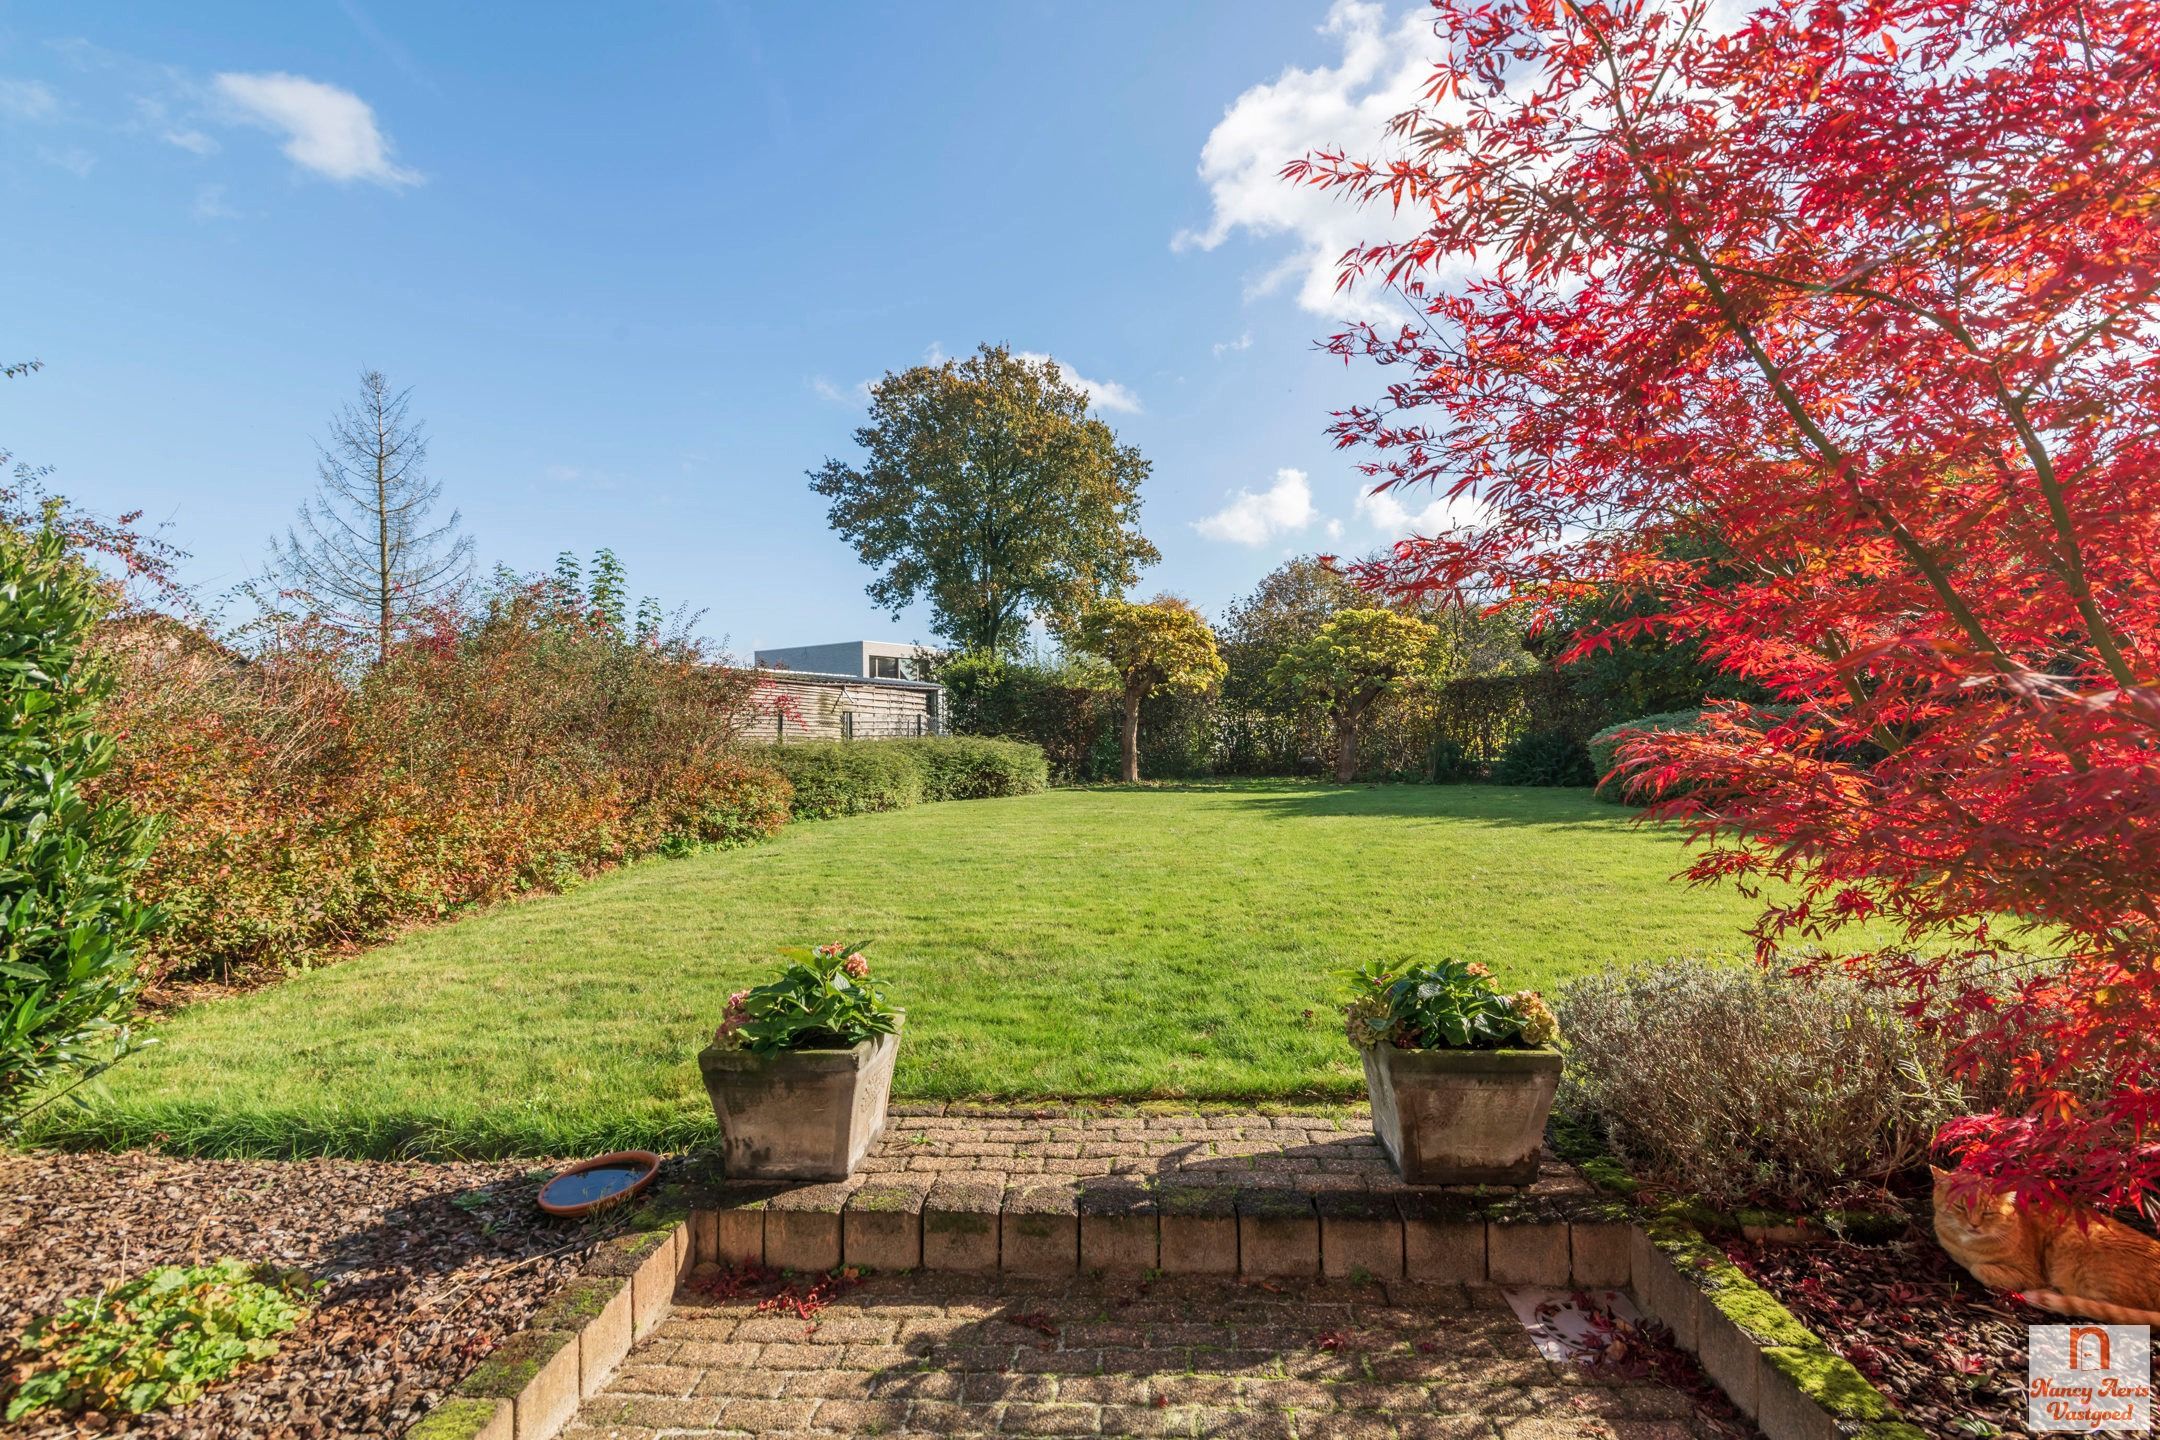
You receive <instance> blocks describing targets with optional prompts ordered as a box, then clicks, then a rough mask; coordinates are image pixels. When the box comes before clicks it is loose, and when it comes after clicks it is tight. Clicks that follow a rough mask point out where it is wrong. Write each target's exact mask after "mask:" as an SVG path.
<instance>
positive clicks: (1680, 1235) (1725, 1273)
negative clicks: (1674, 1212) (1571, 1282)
mask: <svg viewBox="0 0 2160 1440" xmlns="http://www.w3.org/2000/svg"><path fill="white" fill-rule="evenodd" d="M1629 1231H1630V1235H1629V1242H1630V1244H1629V1264H1628V1270H1629V1274H1630V1278H1631V1280H1632V1283H1631V1285H1630V1286H1629V1289H1630V1290H1631V1292H1632V1293H1633V1295H1634V1297H1635V1303H1636V1305H1637V1306H1638V1307H1640V1308H1641V1310H1642V1311H1643V1313H1644V1314H1645V1315H1646V1316H1648V1317H1649V1318H1651V1319H1653V1320H1656V1321H1658V1322H1659V1323H1661V1324H1663V1325H1664V1326H1665V1327H1666V1328H1667V1329H1668V1330H1670V1331H1671V1332H1672V1336H1673V1342H1674V1343H1675V1344H1676V1345H1678V1346H1679V1347H1680V1348H1681V1349H1683V1350H1686V1351H1687V1352H1688V1353H1690V1354H1692V1355H1693V1356H1695V1358H1696V1359H1697V1360H1698V1361H1699V1362H1700V1363H1701V1364H1702V1367H1703V1373H1704V1374H1706V1375H1707V1376H1709V1377H1710V1379H1711V1380H1712V1381H1713V1382H1714V1383H1715V1384H1716V1385H1717V1387H1718V1388H1719V1389H1720V1390H1722V1391H1723V1392H1724V1393H1725V1396H1726V1398H1727V1399H1729V1400H1731V1401H1732V1402H1733V1404H1734V1405H1735V1406H1737V1407H1738V1408H1739V1410H1740V1412H1741V1413H1742V1414H1744V1415H1746V1416H1747V1417H1748V1419H1750V1420H1752V1421H1754V1422H1755V1424H1756V1425H1757V1426H1758V1427H1759V1428H1760V1429H1761V1430H1762V1432H1763V1433H1764V1434H1765V1435H1767V1436H1769V1437H1770V1440H1926V1432H1925V1431H1922V1430H1921V1429H1920V1428H1919V1427H1918V1426H1915V1425H1913V1424H1911V1423H1910V1422H1908V1421H1906V1420H1904V1419H1902V1418H1901V1417H1900V1416H1899V1414H1898V1410H1897V1407H1896V1406H1895V1405H1893V1404H1891V1403H1890V1400H1889V1399H1888V1397H1886V1396H1885V1395H1884V1394H1883V1393H1882V1392H1881V1391H1880V1390H1877V1389H1876V1388H1875V1386H1874V1385H1873V1384H1872V1383H1870V1382H1869V1380H1868V1378H1867V1377H1866V1376H1865V1375H1862V1374H1861V1373H1860V1372H1859V1370H1857V1369H1855V1368H1854V1367H1853V1365H1852V1363H1851V1362H1850V1361H1847V1360H1846V1359H1844V1358H1843V1357H1842V1356H1840V1355H1838V1354H1837V1353H1836V1352H1835V1351H1833V1350H1832V1349H1831V1348H1830V1347H1829V1345H1828V1344H1827V1343H1826V1342H1825V1341H1824V1340H1823V1338H1822V1337H1821V1336H1820V1335H1817V1334H1816V1333H1815V1332H1814V1331H1813V1330H1810V1329H1809V1328H1808V1327H1807V1326H1806V1325H1805V1324H1804V1323H1803V1322H1802V1321H1801V1320H1800V1318H1799V1317H1798V1316H1796V1315H1794V1314H1793V1313H1792V1312H1791V1311H1790V1310H1788V1309H1786V1308H1785V1306H1784V1305H1783V1304H1781V1303H1780V1302H1779V1301H1778V1299H1777V1297H1776V1296H1774V1295H1772V1294H1771V1293H1770V1292H1769V1291H1768V1290H1765V1289H1764V1288H1763V1287H1762V1286H1760V1285H1758V1284H1756V1283H1755V1282H1754V1281H1753V1280H1751V1279H1749V1278H1748V1277H1747V1275H1746V1274H1745V1273H1743V1272H1742V1271H1741V1269H1740V1267H1739V1266H1737V1265H1735V1264H1733V1262H1732V1261H1731V1260H1730V1259H1729V1258H1727V1257H1726V1255H1725V1254H1724V1252H1723V1251H1721V1250H1719V1249H1718V1248H1717V1247H1716V1246H1715V1245H1712V1244H1711V1243H1710V1242H1709V1241H1708V1240H1707V1239H1705V1238H1704V1237H1703V1235H1702V1232H1701V1231H1699V1230H1697V1229H1696V1228H1695V1227H1694V1226H1692V1225H1690V1224H1688V1223H1686V1222H1685V1221H1682V1220H1678V1219H1675V1218H1672V1217H1665V1218H1660V1219H1655V1220H1650V1221H1648V1222H1644V1221H1641V1220H1636V1221H1632V1222H1630V1225H1629Z"/></svg>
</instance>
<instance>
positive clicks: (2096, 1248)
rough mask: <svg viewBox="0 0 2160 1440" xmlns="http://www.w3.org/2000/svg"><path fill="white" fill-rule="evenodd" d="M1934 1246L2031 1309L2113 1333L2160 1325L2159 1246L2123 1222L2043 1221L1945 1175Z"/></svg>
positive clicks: (2072, 1215) (2054, 1216)
mask: <svg viewBox="0 0 2160 1440" xmlns="http://www.w3.org/2000/svg"><path fill="white" fill-rule="evenodd" d="M2081 1221H2082V1223H2080V1222H2081ZM1935 1238H1936V1239H1937V1240H1940V1241H1941V1242H1942V1247H1943V1249H1944V1250H1946V1251H1948V1252H1949V1254H1950V1258H1951V1259H1953V1260H1955V1261H1957V1262H1958V1264H1960V1265H1963V1266H1964V1267H1965V1268H1966V1269H1967V1270H1970V1271H1971V1272H1972V1275H1973V1278H1974V1279H1975V1280H1978V1281H1979V1282H1980V1283H1981V1284H1983V1285H1985V1286H1987V1287H1988V1288H1989V1289H1991V1290H2008V1291H2013V1292H2015V1293H2016V1294H2019V1295H2021V1296H2023V1297H2024V1299H2025V1302H2026V1303H2027V1304H2029V1305H2037V1306H2038V1307H2039V1308H2041V1309H2042V1310H2052V1311H2054V1312H2055V1313H2056V1314H2058V1315H2072V1316H2077V1317H2079V1318H2081V1319H2086V1320H2098V1321H2100V1322H2102V1323H2103V1324H2109V1325H2160V1240H2154V1239H2152V1238H2151V1237H2150V1236H2147V1235H2145V1234H2143V1233H2142V1232H2140V1231H2137V1230H2133V1229H2131V1228H2130V1227H2129V1226H2128V1225H2125V1224H2123V1223H2121V1222H2120V1221H2117V1220H2110V1219H2108V1218H2107V1217H2106V1216H2104V1215H2100V1214H2096V1213H2095V1212H2093V1211H2090V1210H2082V1211H2068V1210H2062V1211H2054V1212H2051V1213H2048V1214H2044V1215H2043V1214H2039V1213H2036V1212H2034V1211H2032V1210H2029V1209H2027V1208H2025V1207H2024V1206H2021V1205H2019V1204H2017V1203H2016V1202H2015V1201H2014V1200H2013V1199H2012V1198H2011V1197H2010V1196H2008V1195H2005V1194H2003V1193H2002V1192H2000V1191H1996V1190H1990V1189H1989V1188H1987V1186H1986V1185H1985V1184H1984V1183H1979V1182H1975V1181H1973V1180H1971V1179H1965V1180H1963V1181H1960V1180H1959V1179H1958V1177H1957V1176H1956V1174H1955V1172H1952V1171H1949V1170H1941V1169H1938V1170H1936V1171H1935Z"/></svg>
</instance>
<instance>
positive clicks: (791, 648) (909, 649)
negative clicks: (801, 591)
mask: <svg viewBox="0 0 2160 1440" xmlns="http://www.w3.org/2000/svg"><path fill="white" fill-rule="evenodd" d="M931 653H932V652H931V651H929V650H928V649H925V648H924V647H923V646H921V645H896V644H893V643H890V642H888V641H884V640H841V641H837V642H835V643H834V644H831V645H784V646H782V647H781V648H779V649H777V650H760V651H758V652H757V655H756V660H757V667H758V669H760V670H807V671H810V672H812V673H814V674H818V675H860V676H862V677H863V678H864V679H865V680H920V679H922V678H923V677H924V676H926V675H927V674H929V663H928V662H929V660H930V657H931Z"/></svg>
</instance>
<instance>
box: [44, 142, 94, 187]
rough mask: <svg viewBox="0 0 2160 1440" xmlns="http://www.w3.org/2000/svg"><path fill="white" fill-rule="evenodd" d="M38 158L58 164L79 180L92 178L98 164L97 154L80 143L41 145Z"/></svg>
mask: <svg viewBox="0 0 2160 1440" xmlns="http://www.w3.org/2000/svg"><path fill="white" fill-rule="evenodd" d="M38 158H39V159H40V160H43V161H44V162H45V163H46V164H48V165H57V166H59V167H60V168H61V169H62V170H65V171H67V172H68V173H69V174H70V175H73V176H74V177H75V178H76V179H78V180H87V179H88V178H90V172H91V171H92V170H93V169H95V168H96V166H97V156H95V155H93V154H91V153H90V152H89V151H88V150H85V149H84V148H83V147H82V146H80V145H59V146H53V145H40V146H39V147H38Z"/></svg>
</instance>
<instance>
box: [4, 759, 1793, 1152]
mask: <svg viewBox="0 0 2160 1440" xmlns="http://www.w3.org/2000/svg"><path fill="white" fill-rule="evenodd" d="M1683 860H1684V855H1683V852H1682V850H1681V848H1680V846H1679V845H1678V843H1677V841H1676V840H1675V839H1674V838H1673V836H1672V835H1670V834H1669V833H1666V832H1661V831H1657V830H1652V829H1645V828H1642V827H1639V826H1636V825H1634V824H1632V823H1631V820H1630V817H1629V814H1628V812H1625V811H1621V810H1616V809H1614V808H1612V807H1610V806H1605V805H1600V804H1597V803H1595V802H1594V801H1592V800H1591V799H1589V797H1588V796H1587V795H1586V794H1584V793H1582V792H1576V791H1536V790H1512V789H1502V788H1495V787H1481V786H1378V787H1363V788H1338V787H1334V786H1321V785H1305V784H1293V783H1283V782H1256V783H1247V784H1235V783H1225V784H1211V785H1194V786H1188V787H1164V788H1146V789H1137V790H1121V789H1120V790H1080V791H1072V790H1067V791H1053V792H1051V793H1048V794H1044V795H1036V796H1026V797H1019V798H1014V799H1007V800H982V801H966V802H958V803H952V804H944V805H930V806H923V807H921V808H918V809H914V810H907V811H902V812H899V813H896V814H890V815H877V816H864V817H859V818H856V819H851V820H842V821H832V822H827V823H823V824H806V825H797V826H792V827H790V828H789V829H788V830H787V831H786V832H785V833H784V834H783V835H782V836H781V837H780V838H779V839H778V840H777V841H775V842H773V843H771V844H768V845H763V846H759V847H756V848H752V849H748V850H737V851H728V852H721V853H714V854H708V855H701V856H695V857H692V858H689V859H684V860H662V861H652V862H648V863H644V864H640V865H636V866H632V867H629V868H627V869H625V870H622V871H620V872H617V873H615V874H612V875H609V876H605V877H603V878H601V879H599V880H596V881H594V882H592V883H591V884H588V885H586V886H584V887H582V888H581V889H579V890H576V891H574V892H572V893H571V894H568V895H563V896H556V897H551V898H546V899H538V900H533V901H529V902H525V903H522V904H517V905H511V906H505V907H503V908H501V909H498V910H495V911H492V912H490V913H487V914H483V915H477V916H474V917H472V918H469V919H466V920H463V921H460V922H459V923H457V924H454V925H447V926H443V927H440V928H437V929H433V930H428V931H423V932H419V933H416V934H413V935H411V936H409V937H407V938H405V939H403V940H400V941H398V942H397V943H395V944H391V945H386V946H384V947H382V948H380V949H378V950H375V951H372V952H370V953H368V954H366V955H363V956H360V957H358V958H356V959H354V960H351V961H348V962H346V963H344V964H341V965H337V966H334V967H331V968H328V969H324V970H320V971H315V972H312V973H309V974H304V975H299V976H296V977H294V978H293V979H291V980H289V981H287V982H286V983H284V984H282V985H278V986H276V987H273V988H270V989H267V990H264V991H261V992H258V993H255V994H251V995H246V996H241V997H237V998H232V999H227V1000H220V1001H215V1002H211V1003H207V1004H204V1005H200V1006H197V1007H194V1008H192V1009H190V1010H188V1011H186V1012H184V1013H183V1014H180V1015H178V1016H176V1017H174V1018H173V1019H172V1020H171V1021H170V1022H169V1023H167V1024H165V1025H164V1026H162V1027H161V1031H162V1043H161V1044H160V1045H158V1046H157V1047H156V1048H155V1049H153V1050H151V1051H149V1052H147V1053H145V1054H143V1055H141V1056H138V1057H136V1058H133V1059H131V1060H129V1061H128V1062H126V1064H125V1065H124V1066H122V1067H120V1068H118V1069H116V1070H115V1071H113V1072H112V1074H111V1075H110V1076H109V1077H107V1082H106V1086H105V1094H103V1095H102V1096H101V1097H99V1098H97V1099H95V1100H93V1102H92V1108H91V1109H90V1110H89V1111H87V1112H83V1111H76V1110H71V1109H68V1108H67V1107H65V1106H64V1105H63V1106H55V1107H52V1109H50V1110H48V1111H47V1112H46V1115H45V1116H44V1117H41V1118H42V1119H43V1121H44V1123H43V1124H42V1126H41V1127H40V1129H39V1131H38V1132H37V1133H38V1135H39V1137H40V1138H43V1139H46V1140H51V1141H57V1142H64V1143H75V1144H84V1143H95V1144H105V1145H116V1146H117V1145H128V1144H156V1145H160V1146H163V1147H166V1148H171V1149H178V1150H186V1151H194V1152H199V1153H205V1154H251V1155H283V1154H299V1153H316V1152H329V1153H343V1154H356V1155H389V1154H399V1153H411V1154H472V1155H497V1154H527V1155H567V1154H574V1153H584V1152H591V1151H595V1150H602V1149H609V1148H615V1147H618V1146H627V1145H637V1146H649V1147H653V1148H659V1149H676V1148H683V1147H686V1146H689V1145H692V1144H695V1143H697V1142H698V1141H700V1140H701V1139H703V1138H706V1137H707V1136H708V1135H709V1132H710V1127H711V1124H712V1120H711V1114H710V1111H709V1110H708V1109H707V1107H706V1103H705V1098H704V1095H703V1092H702V1090H701V1089H700V1087H699V1083H698V1078H697V1072H696V1067H695V1065H694V1063H693V1057H694V1055H695V1053H696V1051H697V1049H698V1047H699V1046H700V1045H702V1044H703V1043H704V1041H705V1039H706V1037H707V1035H708V1034H709V1033H710V1031H711V1028H712V1026H713V1024H714V1023H715V1022H716V1021H717V1019H718V1017H719V1015H720V1011H721V1007H722V1005H723V1004H724V1002H725V999H726V997H727V995H728V993H729V992H730V991H732V990H736V989H739V988H742V987H744V986H747V985H751V984H755V983H757V982H758V981H759V980H760V979H761V978H763V977H764V975H765V973H766V972H767V971H768V970H769V969H770V967H771V965H772V963H773V956H774V952H775V951H776V950H777V949H778V948H779V947H780V946H783V945H790V944H807V943H816V942H818V941H822V940H826V939H835V938H837V939H849V940H862V941H868V942H870V944H871V955H872V959H873V962H874V965H875V973H876V974H877V976H878V978H879V979H880V981H881V982H882V983H883V984H884V985H885V986H886V988H887V990H888V992H889V993H890V995H891V996H892V998H893V999H894V1001H895V1002H896V1003H898V1004H901V1005H904V1006H905V1007H906V1008H907V1010H908V1025H907V1032H906V1037H905V1041H904V1044H903V1046H902V1049H901V1057H900V1068H899V1073H898V1076H897V1080H896V1085H897V1090H898V1093H899V1094H900V1095H902V1096H904V1097H909V1098H914V1099H959V1098H974V1097H982V1098H1028V1099H1035V1098H1053V1097H1058V1098H1113V1097H1114V1098H1120V1099H1129V1100H1150V1099H1153V1100H1170V1099H1189V1100H1221V1101H1246V1102H1252V1101H1291V1100H1298V1099H1344V1098H1352V1097H1355V1096H1357V1095H1358V1094H1360V1093H1361V1091H1362V1083H1363V1082H1362V1079H1361V1075H1360V1071H1359V1069H1358V1067H1357V1066H1356V1064H1355V1063H1354V1059H1355V1057H1354V1056H1353V1055H1352V1053H1351V1052H1350V1050H1349V1048H1348V1047H1347V1045H1346V1044H1345V1043H1344V1041H1343V1038H1342V1033H1341V1030H1340V1028H1339V1025H1338V1021H1337V1016H1336V1013H1335V1007H1336V1005H1337V1003H1338V1002H1339V1000H1340V999H1341V997H1342V995H1343V993H1344V991H1345V988H1346V987H1345V984H1344V976H1345V975H1346V973H1347V972H1348V971H1349V970H1350V969H1351V968H1352V967H1353V966H1355V965H1356V964H1358V963H1360V962H1362V961H1363V960H1364V959H1365V958H1367V957H1368V956H1372V955H1387V956H1401V955H1429V954H1453V955H1459V956H1463V957H1465V958H1470V959H1477V960H1483V961H1484V962H1486V963H1487V964H1489V965H1491V966H1492V967H1493V968H1494V970H1495V971H1496V972H1497V973H1498V975H1499V977H1500V979H1501V981H1502V982H1503V983H1504V984H1505V985H1506V986H1507V987H1509V988H1518V987H1532V988H1539V989H1548V990H1549V989H1552V988H1554V987H1556V986H1557V985H1559V984H1560V983H1562V982H1564V981H1565V980H1566V979H1567V978H1568V977H1569V976H1571V975H1575V974H1579V973H1582V972H1584V971H1586V970H1591V969H1595V968H1599V967H1604V966H1609V965H1613V964H1618V963H1626V962H1631V961H1637V960H1646V959H1656V958H1660V957H1663V956H1667V955H1673V954H1680V953H1693V954H1713V955H1734V956H1737V955H1740V954H1742V953H1744V952H1745V950H1746V948H1747V947H1746V939H1745V936H1744V934H1743V927H1744V925H1745V924H1746V923H1747V921H1748V920H1749V919H1750V918H1751V917H1752V915H1753V913H1754V912H1753V907H1752V906H1751V905H1750V904H1749V903H1748V902H1746V901H1744V900H1742V899H1740V898H1739V897H1737V896H1734V895H1732V894H1730V893H1724V892H1714V891H1701V890H1692V889H1689V888H1686V887H1684V886H1682V885H1679V884H1676V883H1674V882H1673V881H1672V879H1671V877H1672V875H1673V874H1674V872H1675V871H1677V870H1678V869H1679V868H1680V866H1681V865H1682V863H1683Z"/></svg>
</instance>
